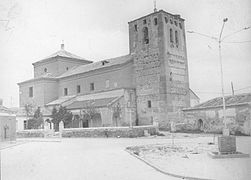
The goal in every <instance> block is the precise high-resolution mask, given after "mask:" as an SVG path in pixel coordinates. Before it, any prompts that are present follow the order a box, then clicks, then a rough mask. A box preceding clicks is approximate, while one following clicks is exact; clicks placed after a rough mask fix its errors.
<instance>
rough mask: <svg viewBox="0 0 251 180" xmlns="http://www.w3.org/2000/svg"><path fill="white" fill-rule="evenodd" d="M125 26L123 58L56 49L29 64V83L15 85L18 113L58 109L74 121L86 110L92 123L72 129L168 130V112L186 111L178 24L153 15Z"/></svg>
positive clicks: (184, 66) (183, 40)
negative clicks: (140, 127)
mask: <svg viewBox="0 0 251 180" xmlns="http://www.w3.org/2000/svg"><path fill="white" fill-rule="evenodd" d="M128 24H129V54H128V55H124V56H120V57H116V58H111V59H104V60H102V61H98V62H93V61H91V60H87V59H84V58H82V57H79V56H77V55H74V54H72V53H70V52H68V51H66V50H65V47H64V44H61V49H60V50H59V51H57V52H56V53H54V54H52V55H50V56H49V57H47V58H45V59H42V60H39V61H37V62H35V63H33V67H34V78H32V79H30V80H26V81H24V82H20V83H18V85H19V91H20V92H19V93H20V108H24V106H25V105H26V104H32V105H34V106H35V107H41V108H42V109H44V111H46V112H50V111H51V110H52V108H53V107H58V106H64V107H66V108H67V109H68V110H70V111H71V112H72V113H73V114H74V118H75V119H77V118H78V117H80V116H81V113H82V112H83V111H84V110H85V109H86V108H91V107H93V108H95V109H96V110H97V112H98V115H97V117H96V118H95V120H93V121H92V122H83V123H81V124H79V123H78V121H77V120H76V121H75V122H77V123H75V125H74V127H102V126H135V125H149V124H154V123H156V124H159V126H160V127H163V128H165V127H168V126H169V125H170V122H169V116H170V115H172V113H173V112H177V111H180V110H181V109H183V108H185V107H189V106H190V89H189V78H188V63H187V52H186V37H185V25H184V19H183V18H181V17H180V15H176V14H175V15H174V14H170V13H168V12H165V11H163V10H159V11H157V10H155V11H154V12H153V13H151V14H148V15H145V16H143V17H140V18H138V19H135V20H132V21H130V22H129V23H128ZM46 118H50V116H49V115H48V117H46ZM73 121H74V120H73Z"/></svg>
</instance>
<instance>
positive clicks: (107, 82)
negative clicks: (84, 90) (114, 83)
mask: <svg viewBox="0 0 251 180" xmlns="http://www.w3.org/2000/svg"><path fill="white" fill-rule="evenodd" d="M109 87H110V81H109V80H106V81H105V88H109Z"/></svg>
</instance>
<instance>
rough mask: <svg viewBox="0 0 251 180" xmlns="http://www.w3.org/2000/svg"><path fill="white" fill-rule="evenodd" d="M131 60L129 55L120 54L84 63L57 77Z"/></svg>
mask: <svg viewBox="0 0 251 180" xmlns="http://www.w3.org/2000/svg"><path fill="white" fill-rule="evenodd" d="M131 60H132V56H131V55H125V56H120V57H116V58H112V59H106V60H102V61H98V62H94V63H91V64H86V65H81V66H77V67H76V68H73V69H70V70H69V71H67V72H65V73H63V74H62V75H60V76H58V78H63V77H67V76H72V75H76V74H81V73H86V72H89V71H93V70H97V69H101V68H106V67H111V66H114V65H120V64H124V63H127V62H129V61H131Z"/></svg>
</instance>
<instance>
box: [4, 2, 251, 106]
mask: <svg viewBox="0 0 251 180" xmlns="http://www.w3.org/2000/svg"><path fill="white" fill-rule="evenodd" d="M153 4H154V3H153V0H105V1H104V0H103V1H102V0H84V1H83V0H53V1H51V0H0V98H1V99H3V102H4V105H5V106H7V107H13V106H14V107H17V106H18V103H19V90H18V85H17V83H18V82H22V81H24V80H28V79H31V78H33V67H32V63H33V62H36V61H38V60H41V59H43V58H45V57H47V56H49V55H50V54H52V53H54V52H56V51H58V50H59V49H60V44H61V43H62V40H63V41H64V44H65V49H66V50H67V51H69V52H71V53H74V54H76V55H78V56H81V57H83V58H85V59H88V60H93V61H99V60H102V59H106V58H112V57H117V56H121V55H126V54H128V53H129V33H128V22H129V21H131V20H133V19H136V18H139V17H141V16H144V15H146V14H149V13H152V12H153V8H154V6H153ZM156 4H157V9H158V10H160V9H163V10H165V11H167V12H169V13H172V14H180V15H181V17H182V18H184V19H185V28H186V31H195V32H199V33H202V34H206V35H209V36H214V37H219V33H220V30H221V27H222V23H223V18H226V17H227V18H228V21H227V22H226V24H225V27H224V31H223V37H224V36H226V35H228V34H232V33H234V32H236V31H239V30H241V29H243V28H244V27H250V26H251V15H250V12H251V1H250V0H203V1H202V0H157V2H156ZM186 40H187V52H188V66H189V80H190V88H191V89H192V90H193V91H194V92H195V93H196V94H197V95H198V96H199V97H200V99H201V102H203V101H206V100H208V99H211V98H214V97H218V96H220V95H221V81H220V77H221V76H220V63H219V51H218V44H217V42H216V41H214V40H213V39H210V38H206V37H204V36H200V35H198V34H191V33H187V34H186ZM250 41H251V29H248V30H243V31H240V32H238V33H234V34H232V35H231V36H229V37H228V38H226V39H225V43H222V60H223V74H224V76H223V77H224V89H225V94H226V95H230V94H231V85H230V84H231V82H233V86H234V90H235V93H236V94H237V93H246V92H251V72H250V71H251V58H250V57H251V43H250Z"/></svg>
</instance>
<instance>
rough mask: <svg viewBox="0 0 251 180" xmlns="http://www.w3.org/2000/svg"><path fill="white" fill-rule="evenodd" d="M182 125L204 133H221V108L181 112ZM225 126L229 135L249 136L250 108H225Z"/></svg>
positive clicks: (250, 124)
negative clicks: (228, 130)
mask: <svg viewBox="0 0 251 180" xmlns="http://www.w3.org/2000/svg"><path fill="white" fill-rule="evenodd" d="M183 112H184V114H183V118H184V121H183V122H184V123H186V124H190V125H191V126H192V127H194V129H201V130H203V131H204V132H214V133H221V132H222V128H223V125H224V124H223V110H222V108H210V109H209V108H208V109H201V110H199V109H194V110H185V111H183ZM226 120H227V126H228V128H229V129H230V133H231V134H237V135H240V134H245V135H251V106H250V105H243V106H232V107H227V108H226Z"/></svg>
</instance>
